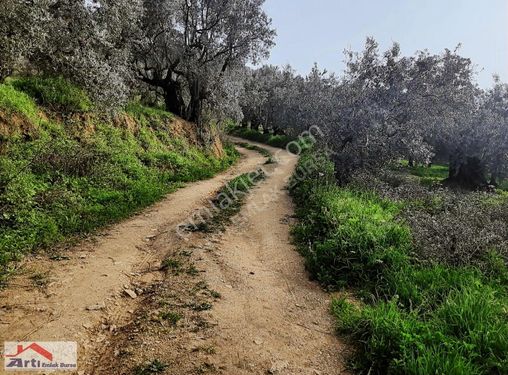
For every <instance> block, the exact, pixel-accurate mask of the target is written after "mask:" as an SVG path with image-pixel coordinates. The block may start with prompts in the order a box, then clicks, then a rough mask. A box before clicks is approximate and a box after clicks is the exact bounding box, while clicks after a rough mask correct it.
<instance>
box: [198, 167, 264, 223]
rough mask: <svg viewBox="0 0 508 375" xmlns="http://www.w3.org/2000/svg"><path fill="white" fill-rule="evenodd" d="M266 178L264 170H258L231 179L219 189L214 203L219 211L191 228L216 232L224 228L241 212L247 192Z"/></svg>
mask: <svg viewBox="0 0 508 375" xmlns="http://www.w3.org/2000/svg"><path fill="white" fill-rule="evenodd" d="M265 178H266V175H265V173H264V172H263V170H261V169H260V170H257V171H254V172H250V173H244V174H241V175H240V176H237V177H235V178H233V179H232V180H230V181H229V182H228V183H227V184H225V185H224V186H223V187H221V188H220V189H219V191H218V192H217V194H216V196H215V198H214V199H213V200H212V203H213V205H214V206H215V207H216V208H217V209H218V211H214V212H213V216H212V217H209V218H205V219H206V220H204V221H203V222H199V223H197V224H195V228H192V229H191V230H196V231H202V232H216V231H221V230H224V229H225V227H226V225H227V224H228V223H229V222H230V220H231V218H232V217H233V216H234V215H236V214H237V213H238V212H240V209H241V208H242V205H243V204H244V202H245V197H246V194H247V193H248V192H249V191H250V190H251V189H252V188H253V187H254V186H256V185H257V184H258V183H259V182H260V181H262V180H264V179H265Z"/></svg>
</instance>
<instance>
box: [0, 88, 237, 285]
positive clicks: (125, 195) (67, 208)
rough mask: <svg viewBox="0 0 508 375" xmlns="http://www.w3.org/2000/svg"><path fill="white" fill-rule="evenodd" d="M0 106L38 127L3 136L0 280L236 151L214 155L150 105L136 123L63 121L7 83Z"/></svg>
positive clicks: (216, 167) (226, 161)
mask: <svg viewBox="0 0 508 375" xmlns="http://www.w3.org/2000/svg"><path fill="white" fill-rule="evenodd" d="M0 111H4V112H9V111H10V112H12V113H19V114H21V115H23V116H25V117H26V118H27V119H30V122H31V124H32V127H33V128H34V131H33V134H31V135H30V137H29V138H28V139H21V138H20V137H16V136H12V137H6V138H5V139H4V140H3V142H2V146H3V147H2V151H1V153H0V281H1V279H2V277H3V276H5V275H6V274H8V273H9V272H10V271H11V270H12V264H13V263H12V261H15V260H19V259H20V258H21V257H22V255H23V254H25V253H27V252H30V251H34V250H37V249H40V248H49V247H51V246H52V245H54V244H56V243H58V242H61V241H63V240H65V239H67V238H71V237H74V236H76V235H80V234H83V233H88V232H90V231H93V230H94V229H96V228H99V227H101V226H104V225H107V224H110V223H113V222H115V221H118V220H120V219H123V218H126V217H128V216H129V215H131V214H132V213H134V212H136V211H137V210H139V209H141V208H143V207H146V206H148V205H150V204H152V203H154V202H156V201H157V200H159V199H161V198H162V197H163V196H164V195H166V194H167V193H170V192H172V191H174V190H175V189H177V188H178V187H180V186H181V185H182V183H183V182H190V181H196V180H200V179H205V178H209V177H212V176H213V175H214V174H216V173H217V172H219V171H222V170H224V169H226V168H227V167H228V166H230V165H231V164H232V163H234V162H235V161H236V160H237V158H238V153H237V152H236V150H235V149H234V147H233V146H232V145H227V146H226V147H225V156H224V157H222V158H217V157H215V156H213V155H212V154H211V153H210V152H209V151H208V150H207V149H204V148H201V147H197V146H194V145H191V144H189V143H188V142H187V141H186V139H184V138H177V137H174V136H173V135H172V134H171V128H170V123H169V119H170V118H171V117H172V115H171V114H169V113H167V112H166V113H164V114H160V113H159V110H156V111H155V112H153V113H149V111H145V112H144V115H143V116H145V119H146V122H143V121H137V122H136V126H137V129H136V130H135V131H132V130H129V129H126V128H121V127H117V126H115V125H114V124H113V123H112V122H108V121H106V120H101V119H99V118H92V119H91V120H90V123H89V124H83V123H80V124H74V123H63V122H59V121H56V120H51V119H49V120H48V119H47V118H45V117H44V116H42V115H39V113H40V112H41V111H40V110H39V109H38V108H37V106H36V105H35V103H34V101H33V99H31V98H30V97H28V96H27V95H26V94H25V93H23V92H20V91H17V90H16V89H14V87H13V86H11V85H10V84H5V85H0ZM154 124H156V125H154ZM82 128H88V129H92V130H89V131H88V132H82V131H81V129H82Z"/></svg>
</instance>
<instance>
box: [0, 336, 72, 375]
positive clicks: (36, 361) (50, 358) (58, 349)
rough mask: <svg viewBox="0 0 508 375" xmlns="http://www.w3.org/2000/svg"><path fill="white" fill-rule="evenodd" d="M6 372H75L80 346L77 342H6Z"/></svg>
mask: <svg viewBox="0 0 508 375" xmlns="http://www.w3.org/2000/svg"><path fill="white" fill-rule="evenodd" d="M4 357H5V361H4V369H5V371H20V370H21V371H75V370H76V369H77V368H78V344H77V343H75V342H64V341H55V342H39V341H35V342H5V343H4Z"/></svg>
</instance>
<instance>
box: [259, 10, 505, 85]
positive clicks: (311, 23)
mask: <svg viewBox="0 0 508 375" xmlns="http://www.w3.org/2000/svg"><path fill="white" fill-rule="evenodd" d="M264 8H265V11H266V13H267V14H268V16H269V17H271V18H272V21H273V26H274V27H275V28H276V29H277V38H276V43H277V45H276V46H275V47H274V48H273V50H272V53H271V57H270V59H269V60H268V61H265V63H269V64H274V65H285V64H291V65H292V66H293V68H294V69H296V71H297V72H298V73H300V74H307V73H308V72H309V71H310V69H311V67H312V65H313V64H314V62H316V63H318V65H319V67H320V68H325V69H327V70H328V71H331V72H336V73H341V72H342V71H343V70H344V55H343V51H344V50H345V49H347V48H352V49H353V50H355V51H360V50H362V48H363V45H364V43H365V39H366V37H367V36H373V37H374V38H375V39H376V40H377V41H378V43H379V44H380V47H381V49H383V50H385V49H388V48H389V46H391V44H392V43H393V42H399V43H400V45H401V49H402V52H403V53H404V54H405V55H412V54H414V53H415V52H416V51H418V50H424V49H427V50H429V51H430V52H432V53H439V52H441V51H443V50H444V49H445V48H449V49H454V48H455V47H456V46H457V45H458V44H459V43H460V44H461V45H462V47H461V49H460V54H461V55H462V56H465V57H469V58H471V60H472V61H473V63H474V64H475V65H476V66H477V70H478V71H479V73H478V83H479V84H480V86H481V87H484V88H488V87H490V86H491V85H492V82H493V80H492V75H493V74H494V73H495V74H498V75H499V76H500V77H501V79H502V81H504V82H508V0H266V3H265V5H264Z"/></svg>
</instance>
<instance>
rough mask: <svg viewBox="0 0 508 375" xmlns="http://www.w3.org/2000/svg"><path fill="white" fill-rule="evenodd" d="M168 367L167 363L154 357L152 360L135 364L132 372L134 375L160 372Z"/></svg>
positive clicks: (149, 374) (148, 374)
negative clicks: (142, 363) (138, 364)
mask: <svg viewBox="0 0 508 375" xmlns="http://www.w3.org/2000/svg"><path fill="white" fill-rule="evenodd" d="M168 367H169V366H168V365H167V364H165V363H163V362H161V361H159V360H158V359H155V360H153V361H152V362H149V363H146V364H144V365H140V366H137V367H136V368H135V369H134V372H133V373H134V375H151V374H162V373H163V372H165V371H166V368H168Z"/></svg>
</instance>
